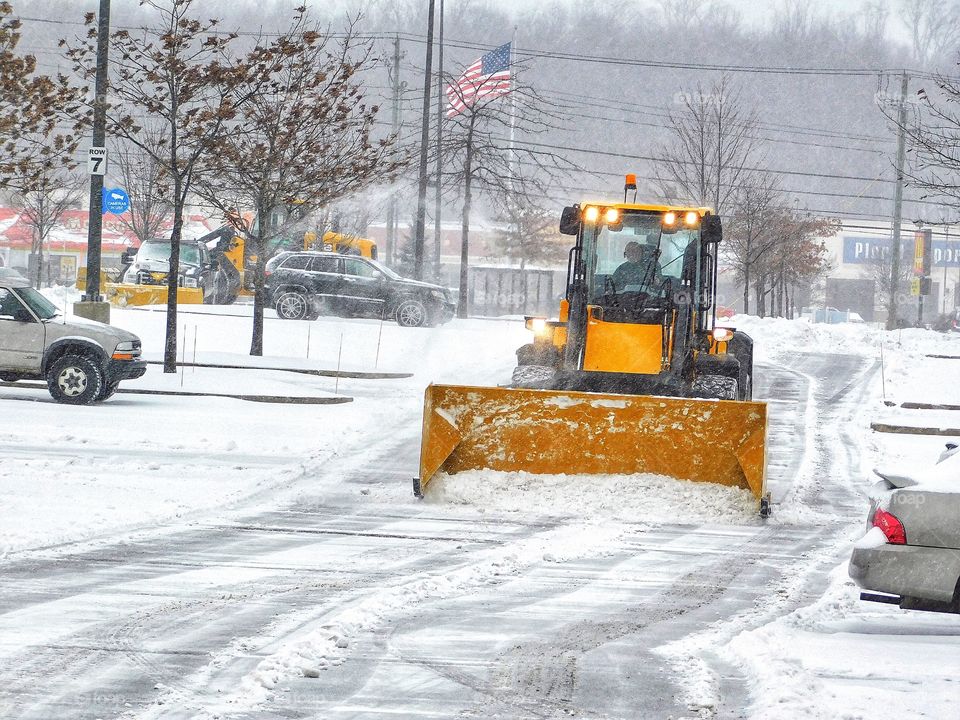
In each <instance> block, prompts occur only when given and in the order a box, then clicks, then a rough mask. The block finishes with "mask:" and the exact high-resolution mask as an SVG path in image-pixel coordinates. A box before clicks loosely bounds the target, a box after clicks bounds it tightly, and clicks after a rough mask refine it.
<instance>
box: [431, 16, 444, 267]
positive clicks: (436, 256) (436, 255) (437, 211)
mask: <svg viewBox="0 0 960 720" xmlns="http://www.w3.org/2000/svg"><path fill="white" fill-rule="evenodd" d="M438 31H439V32H438V38H439V43H438V48H437V50H438V52H437V187H436V191H437V194H436V199H435V204H434V211H433V214H434V218H433V280H434V282H439V281H440V245H441V230H440V215H441V211H442V208H441V207H440V196H441V187H440V185H441V179H442V177H443V0H440V23H439V28H438Z"/></svg>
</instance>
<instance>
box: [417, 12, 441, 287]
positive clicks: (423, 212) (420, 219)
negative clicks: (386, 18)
mask: <svg viewBox="0 0 960 720" xmlns="http://www.w3.org/2000/svg"><path fill="white" fill-rule="evenodd" d="M435 7H436V0H430V2H429V4H428V7H427V57H426V62H425V63H424V68H423V114H422V117H421V119H420V182H419V183H418V185H417V222H416V227H415V228H414V231H413V275H414V278H416V279H417V280H423V245H424V230H425V226H426V223H427V150H428V148H427V145H428V143H429V142H430V80H431V79H432V78H431V77H430V74H431V72H432V68H433V16H434V14H435V12H436V10H435Z"/></svg>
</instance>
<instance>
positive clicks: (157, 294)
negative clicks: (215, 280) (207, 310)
mask: <svg viewBox="0 0 960 720" xmlns="http://www.w3.org/2000/svg"><path fill="white" fill-rule="evenodd" d="M103 294H104V295H105V296H106V298H107V300H108V301H109V302H110V304H111V305H116V306H117V307H127V306H132V305H165V304H166V302H167V287H166V286H165V285H132V284H127V283H107V284H106V286H104V288H103ZM201 303H203V289H202V288H185V287H180V288H177V304H178V305H200V304H201Z"/></svg>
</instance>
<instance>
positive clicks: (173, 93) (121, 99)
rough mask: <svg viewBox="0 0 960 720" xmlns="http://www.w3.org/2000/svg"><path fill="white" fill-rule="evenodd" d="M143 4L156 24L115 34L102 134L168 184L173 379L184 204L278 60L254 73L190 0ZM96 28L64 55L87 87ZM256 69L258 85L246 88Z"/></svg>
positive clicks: (168, 366) (168, 363) (168, 348)
mask: <svg viewBox="0 0 960 720" xmlns="http://www.w3.org/2000/svg"><path fill="white" fill-rule="evenodd" d="M140 4H141V6H144V7H147V8H149V9H150V10H151V11H152V12H153V14H154V17H155V21H156V24H155V25H152V26H144V27H141V28H139V29H137V30H128V29H122V30H117V31H116V32H114V33H113V34H112V36H111V38H110V54H111V58H113V62H112V68H113V76H112V78H111V93H112V95H113V97H114V98H115V99H116V100H115V103H114V104H113V105H112V106H110V107H109V108H108V110H107V133H108V135H112V136H114V137H119V138H122V139H123V140H125V141H127V142H129V143H130V144H131V145H133V146H134V147H137V148H139V149H140V150H141V151H142V152H143V153H145V154H146V155H148V156H149V157H151V158H152V159H153V160H154V161H155V162H156V163H157V164H158V165H159V166H160V167H161V168H162V169H163V174H164V177H165V178H166V179H167V181H168V182H169V184H170V190H171V192H170V202H171V204H172V206H173V229H172V232H171V235H170V246H171V250H170V270H169V273H168V278H167V323H166V342H165V345H164V358H163V360H164V362H163V370H164V372H167V373H173V372H176V364H177V285H178V278H179V267H180V239H181V233H182V230H183V222H184V206H185V205H186V202H187V198H188V197H189V196H190V193H191V192H192V190H193V187H194V182H195V180H196V179H197V177H198V176H199V175H201V174H202V173H203V172H204V171H205V170H206V163H207V162H208V161H209V160H210V159H211V158H212V157H213V151H214V149H215V148H216V147H217V144H218V143H219V142H220V141H221V140H222V138H223V136H224V135H225V134H226V133H227V132H230V131H232V130H233V129H234V128H233V127H232V125H231V123H232V122H233V121H234V120H235V119H236V118H237V117H238V114H239V112H240V110H241V108H242V107H243V105H244V104H245V103H246V102H248V101H249V100H250V99H251V98H252V97H253V96H255V95H256V94H257V92H259V89H260V88H261V87H263V86H264V85H265V84H266V83H268V82H269V81H270V79H271V77H272V75H273V73H274V72H275V70H276V65H277V64H278V63H279V62H280V59H279V58H272V59H273V60H274V64H273V65H272V66H271V65H270V64H269V63H267V62H266V60H267V58H265V57H262V58H261V61H262V62H261V63H259V64H258V65H257V67H256V68H255V69H252V68H251V66H250V65H249V64H248V62H246V61H243V60H240V59H238V58H237V57H236V54H235V53H234V52H233V51H232V48H233V42H234V40H235V39H236V37H237V35H236V33H230V32H227V33H224V32H221V31H220V30H219V27H218V22H217V21H216V20H207V21H201V20H197V19H196V18H195V17H193V16H192V14H191V11H192V9H193V4H194V0H141V2H140ZM94 22H95V18H94V15H93V13H88V14H87V16H86V23H87V25H88V27H89V30H88V32H87V34H86V36H85V37H84V38H82V39H79V40H78V41H77V44H75V45H73V46H70V47H68V49H67V51H66V55H67V57H68V58H69V59H70V60H72V61H73V62H74V70H75V71H76V72H78V73H80V74H81V76H82V77H83V78H84V79H86V80H88V81H89V79H91V77H92V75H93V72H94V68H95V63H94V58H95V57H96V42H97V31H96V26H95V24H94ZM61 44H62V45H68V43H67V42H66V41H61ZM254 71H255V72H257V73H258V75H257V82H254V83H251V82H250V74H251V72H254ZM90 117H91V116H90V113H89V112H88V113H87V114H85V115H83V116H81V117H79V118H78V129H83V128H85V127H87V126H88V124H89V120H90Z"/></svg>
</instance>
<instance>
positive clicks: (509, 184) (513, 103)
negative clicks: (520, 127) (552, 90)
mask: <svg viewBox="0 0 960 720" xmlns="http://www.w3.org/2000/svg"><path fill="white" fill-rule="evenodd" d="M516 46H517V26H516V25H514V26H513V39H512V40H511V41H510V77H511V86H510V151H509V152H510V155H509V157H508V160H507V162H508V169H509V173H508V176H507V187H508V188H509V190H510V194H511V195H512V194H513V157H514V150H513V147H514V143H513V140H514V138H513V135H514V126H515V125H516V118H517V98H516V95H515V94H514V89H515V88H516V82H515V81H513V55H514V52H515V51H514V48H515V47H516Z"/></svg>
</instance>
